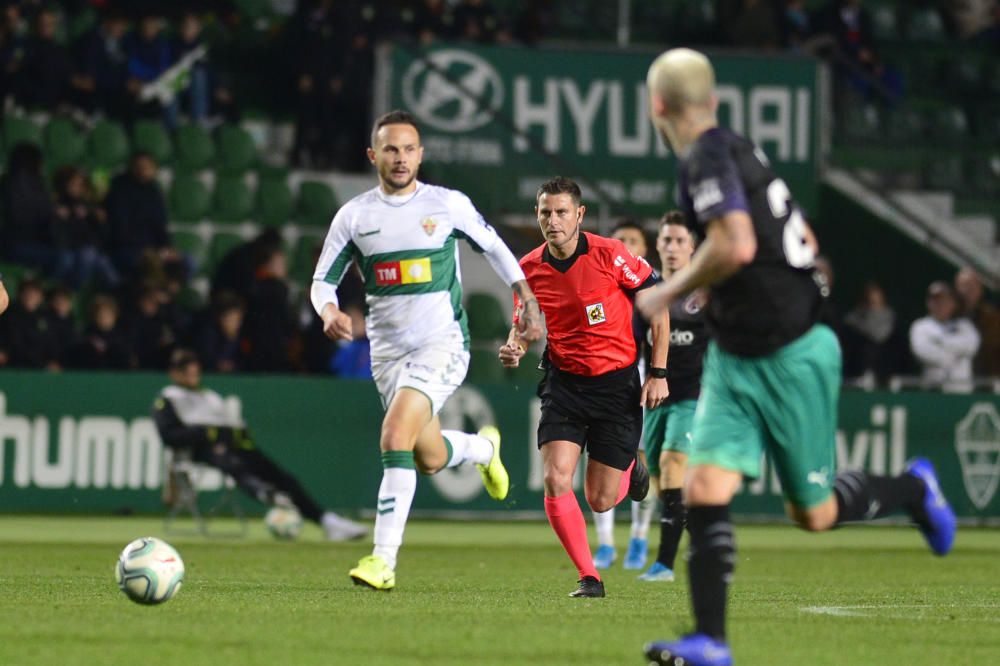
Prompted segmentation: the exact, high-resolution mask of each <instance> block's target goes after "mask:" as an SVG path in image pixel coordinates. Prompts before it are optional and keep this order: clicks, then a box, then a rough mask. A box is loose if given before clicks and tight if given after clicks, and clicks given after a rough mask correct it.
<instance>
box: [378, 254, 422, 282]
mask: <svg viewBox="0 0 1000 666" xmlns="http://www.w3.org/2000/svg"><path fill="white" fill-rule="evenodd" d="M374 271H375V284H376V286H379V287H386V286H389V285H396V284H415V283H418V282H430V281H431V260H430V259H429V258H426V257H425V258H422V259H403V260H402V261H381V262H378V263H376V264H375V266H374Z"/></svg>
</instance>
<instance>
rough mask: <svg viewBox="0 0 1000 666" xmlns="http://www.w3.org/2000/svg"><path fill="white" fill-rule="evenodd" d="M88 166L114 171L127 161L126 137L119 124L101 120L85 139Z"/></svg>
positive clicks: (127, 146)
mask: <svg viewBox="0 0 1000 666" xmlns="http://www.w3.org/2000/svg"><path fill="white" fill-rule="evenodd" d="M87 153H88V156H89V161H90V164H91V165H92V166H94V167H97V168H99V169H110V170H115V169H118V168H121V167H122V166H124V165H125V163H126V162H127V161H128V157H129V145H128V136H127V135H126V134H125V129H124V128H123V127H122V126H121V124H120V123H116V122H114V121H111V120H102V121H100V122H98V123H97V125H95V126H94V129H92V130H91V131H90V136H88V137H87Z"/></svg>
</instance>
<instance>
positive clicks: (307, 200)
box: [296, 180, 337, 227]
mask: <svg viewBox="0 0 1000 666" xmlns="http://www.w3.org/2000/svg"><path fill="white" fill-rule="evenodd" d="M336 212H337V197H336V196H335V195H334V194H333V189H331V188H330V186H329V185H327V184H326V183H323V182H320V181H311V180H307V181H304V182H303V183H302V184H301V185H299V206H298V211H297V214H296V218H297V219H298V221H299V222H300V223H301V224H306V225H309V226H315V227H326V226H329V224H330V220H332V219H333V216H334V214H335V213H336Z"/></svg>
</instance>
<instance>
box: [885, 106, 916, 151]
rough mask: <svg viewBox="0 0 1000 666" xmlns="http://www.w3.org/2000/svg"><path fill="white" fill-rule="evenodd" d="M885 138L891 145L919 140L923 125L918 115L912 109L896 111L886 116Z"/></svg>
mask: <svg viewBox="0 0 1000 666" xmlns="http://www.w3.org/2000/svg"><path fill="white" fill-rule="evenodd" d="M884 124H885V127H884V128H883V129H884V131H885V136H886V138H887V139H889V141H891V142H893V143H907V142H911V141H915V140H917V139H919V138H920V135H921V132H922V129H923V123H922V121H921V118H920V115H919V114H918V113H916V112H915V111H913V110H912V109H896V110H895V111H892V112H891V113H888V114H886V116H885V119H884Z"/></svg>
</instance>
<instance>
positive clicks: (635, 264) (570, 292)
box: [514, 232, 653, 377]
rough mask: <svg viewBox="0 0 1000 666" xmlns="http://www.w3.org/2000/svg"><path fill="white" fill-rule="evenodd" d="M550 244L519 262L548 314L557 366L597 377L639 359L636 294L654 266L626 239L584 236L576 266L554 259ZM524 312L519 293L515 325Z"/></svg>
mask: <svg viewBox="0 0 1000 666" xmlns="http://www.w3.org/2000/svg"><path fill="white" fill-rule="evenodd" d="M545 248H546V245H545V244H543V245H541V246H540V247H538V248H535V249H534V250H533V251H532V252H530V253H529V254H527V255H525V257H524V258H523V259H521V262H520V263H521V268H522V269H523V270H524V275H525V277H526V278H527V279H528V285H529V286H530V287H531V290H532V291H533V292H534V294H535V298H537V299H538V305H539V307H540V308H541V310H542V313H543V314H544V315H545V326H546V329H547V331H548V332H547V339H546V342H547V343H548V349H549V360H550V361H551V362H552V364H553V365H554V366H555V367H557V368H559V369H560V370H563V371H564V372H570V373H573V374H575V375H583V376H586V377H593V376H596V375H603V374H605V373H607V372H612V371H614V370H620V369H621V368H625V367H628V366H629V365H632V364H633V363H635V360H636V348H635V339H634V338H633V337H632V295H633V293H634V290H635V289H637V288H638V287H639V286H640V285H642V283H644V282H645V281H646V279H647V278H649V276H650V275H651V274H652V272H653V269H652V267H651V266H650V265H649V264H648V263H646V260H645V259H643V258H641V257H636V256H634V255H632V254H631V253H630V252H629V251H628V250H627V249H626V248H625V245H624V244H623V243H622V242H621V241H618V240H614V239H611V238H603V237H601V236H597V235H594V234H590V233H587V232H583V233H581V234H580V241H579V245H578V247H577V255H576V257H575V260H573V261H572V263H571V264H569V262H570V260H568V259H567V260H565V261H559V260H553V259H552V258H551V257H549V253H548V252H547V251H546V249H545ZM567 264H569V268H565V266H566V265H567ZM557 266H561V267H563V268H564V270H565V272H563V271H561V270H560V269H559V268H558V267H557ZM519 314H520V302H519V301H518V299H517V297H516V296H515V298H514V323H515V324H516V323H517V321H518V317H519Z"/></svg>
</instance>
